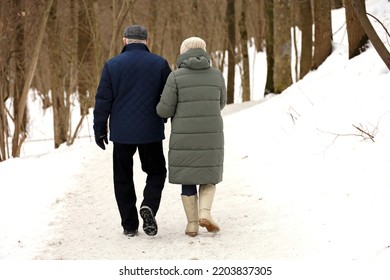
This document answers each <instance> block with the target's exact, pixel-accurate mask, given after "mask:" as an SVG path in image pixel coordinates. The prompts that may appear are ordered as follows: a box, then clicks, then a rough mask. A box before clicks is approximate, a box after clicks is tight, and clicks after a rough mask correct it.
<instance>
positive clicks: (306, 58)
mask: <svg viewBox="0 0 390 280" xmlns="http://www.w3.org/2000/svg"><path fill="white" fill-rule="evenodd" d="M297 4H298V11H299V12H298V13H299V23H300V24H299V26H300V28H301V30H302V50H301V61H300V70H299V78H300V79H302V78H303V77H304V76H305V75H306V74H307V73H309V71H310V70H311V66H312V62H313V17H312V13H311V4H310V1H298V3H297Z"/></svg>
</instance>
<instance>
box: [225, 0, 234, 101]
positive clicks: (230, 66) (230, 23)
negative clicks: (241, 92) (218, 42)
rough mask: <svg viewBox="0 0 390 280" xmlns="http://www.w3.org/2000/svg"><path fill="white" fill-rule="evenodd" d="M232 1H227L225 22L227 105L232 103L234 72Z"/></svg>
mask: <svg viewBox="0 0 390 280" xmlns="http://www.w3.org/2000/svg"><path fill="white" fill-rule="evenodd" d="M234 10H235V7H234V0H227V7H226V20H227V26H228V28H227V29H228V30H227V33H228V46H227V52H228V73H227V104H231V103H234V79H235V70H236V51H235V49H236V23H235V22H236V21H235V11H234Z"/></svg>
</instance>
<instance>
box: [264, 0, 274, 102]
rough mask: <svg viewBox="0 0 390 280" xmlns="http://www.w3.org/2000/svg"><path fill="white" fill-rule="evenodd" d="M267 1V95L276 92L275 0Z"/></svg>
mask: <svg viewBox="0 0 390 280" xmlns="http://www.w3.org/2000/svg"><path fill="white" fill-rule="evenodd" d="M263 1H265V14H266V28H265V42H266V47H265V50H266V54H267V81H266V84H265V93H264V94H265V95H266V94H268V93H271V92H275V86H274V66H275V55H274V27H273V26H274V1H273V0H272V1H269V0H263Z"/></svg>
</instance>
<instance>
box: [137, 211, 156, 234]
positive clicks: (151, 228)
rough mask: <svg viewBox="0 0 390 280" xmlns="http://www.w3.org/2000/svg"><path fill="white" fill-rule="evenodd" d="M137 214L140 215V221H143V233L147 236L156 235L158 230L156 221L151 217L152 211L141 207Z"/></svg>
mask: <svg viewBox="0 0 390 280" xmlns="http://www.w3.org/2000/svg"><path fill="white" fill-rule="evenodd" d="M139 214H140V215H141V217H142V219H143V220H144V225H143V227H142V229H143V230H144V232H145V233H146V234H147V235H149V236H154V235H156V234H157V231H158V228H157V223H156V220H155V219H154V217H153V213H152V210H151V209H150V208H149V207H147V206H146V207H145V206H143V207H141V209H140V211H139Z"/></svg>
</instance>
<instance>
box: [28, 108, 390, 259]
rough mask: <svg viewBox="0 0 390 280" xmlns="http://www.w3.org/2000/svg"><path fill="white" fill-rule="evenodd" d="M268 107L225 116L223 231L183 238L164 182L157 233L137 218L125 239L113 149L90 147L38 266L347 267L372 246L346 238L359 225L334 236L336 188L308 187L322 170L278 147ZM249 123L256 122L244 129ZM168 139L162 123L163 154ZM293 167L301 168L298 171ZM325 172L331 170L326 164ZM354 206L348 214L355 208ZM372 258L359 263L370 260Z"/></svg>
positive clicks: (181, 218) (339, 203)
mask: <svg viewBox="0 0 390 280" xmlns="http://www.w3.org/2000/svg"><path fill="white" fill-rule="evenodd" d="M268 103H271V102H264V103H262V104H251V105H254V106H250V107H248V108H245V109H243V108H240V107H238V108H235V107H234V106H231V107H228V108H226V110H224V126H225V165H224V180H223V182H222V183H221V184H219V185H218V186H217V193H216V196H215V200H214V204H213V211H212V213H213V216H214V217H215V219H216V221H217V222H218V223H219V225H220V227H221V231H220V232H219V233H217V234H211V233H208V232H207V231H206V230H205V229H204V228H200V232H199V235H198V236H196V237H189V236H186V235H185V234H184V229H185V225H186V218H185V214H184V211H183V208H182V204H181V199H180V186H178V185H172V184H169V183H168V182H166V185H165V188H164V191H163V196H162V201H161V205H160V210H159V212H158V213H157V216H156V220H157V223H158V226H159V232H158V234H157V235H156V236H153V237H150V236H147V235H146V234H145V233H144V232H143V231H142V220H140V231H139V235H138V236H136V237H133V238H129V237H126V236H124V235H123V234H122V228H121V226H120V220H119V213H118V210H117V207H116V202H115V198H114V192H113V185H112V159H111V157H112V150H111V149H112V146H113V145H112V143H110V144H109V145H108V149H107V150H105V151H102V150H100V149H99V148H98V147H97V146H96V145H95V143H93V142H92V141H91V143H88V145H85V146H83V147H82V148H80V157H79V158H80V161H79V162H78V163H77V164H78V165H79V169H78V170H77V172H73V174H71V175H70V176H71V178H69V182H70V184H72V186H71V187H69V189H68V190H67V192H66V194H65V195H64V197H63V198H61V199H59V200H58V203H57V206H56V207H57V208H58V209H59V210H58V214H57V216H56V218H55V219H54V221H53V222H52V223H51V224H50V229H49V231H48V234H49V235H50V236H51V238H50V241H49V242H48V243H47V244H46V246H45V248H44V249H43V250H42V251H41V252H40V253H39V254H37V256H36V257H35V259H44V260H47V259H66V260H97V259H102V260H123V259H126V260H127V259H134V260H159V259H161V260H191V259H199V260H240V259H241V260H244V259H252V260H254V259H256V260H257V259H264V260H267V259H269V260H313V259H316V258H317V259H321V258H325V259H326V258H329V259H332V260H335V259H344V260H352V259H354V258H356V256H359V255H360V256H361V255H362V253H361V252H365V251H364V250H365V249H366V248H364V247H365V246H370V245H369V244H368V243H364V244H360V245H361V246H360V247H359V248H357V247H356V246H354V244H355V243H354V241H355V240H354V239H353V238H352V239H351V238H350V236H353V237H354V238H356V239H358V238H359V234H360V233H359V231H358V230H357V229H358V227H359V226H360V221H358V220H357V221H356V228H354V225H352V226H349V227H348V228H344V229H343V235H340V231H339V228H340V226H343V225H344V222H345V220H343V219H342V218H343V216H340V213H339V212H337V211H335V209H344V203H345V201H344V200H340V199H337V197H336V200H335V197H334V196H333V195H331V194H328V192H332V189H331V188H329V186H330V185H329V184H327V183H326V182H323V183H320V184H317V185H316V186H315V187H316V188H313V182H315V180H317V181H318V178H320V177H319V175H320V173H321V172H323V171H322V170H321V169H319V168H318V167H315V166H313V162H314V161H313V159H314V158H313V157H311V156H310V155H305V154H303V153H302V151H298V150H297V149H295V148H294V147H293V146H289V145H293V141H292V140H293V138H291V139H288V141H283V137H286V136H285V135H286V128H288V127H287V126H284V127H282V129H280V127H278V126H276V128H275V124H274V123H272V122H269V120H270V119H272V117H273V116H272V114H271V113H270V111H267V110H266V109H267V106H268ZM246 106H247V105H246ZM260 107H261V109H260ZM255 110H257V111H255ZM259 110H260V111H259ZM235 111H240V112H239V113H236V112H235ZM262 111H265V112H264V116H256V122H258V123H256V125H258V126H257V127H258V128H259V129H251V128H248V126H249V127H253V119H251V117H253V116H252V115H250V114H253V113H254V112H262ZM256 114H257V113H256ZM286 119H287V120H286V122H290V120H289V119H288V118H286ZM248 120H251V122H252V124H247V126H245V125H244V124H245V123H247V122H248ZM278 125H279V126H283V124H278ZM169 132H170V126H169V123H168V125H167V126H166V137H167V139H166V140H165V141H164V145H165V147H164V148H165V153H167V151H168V146H167V145H168V138H169ZM287 134H288V133H287ZM286 143H292V144H286ZM134 159H135V167H134V170H135V177H134V182H135V185H136V191H137V196H138V201H137V206H138V207H139V204H140V202H141V200H142V190H143V186H144V182H145V174H144V173H143V172H142V171H141V168H140V163H139V160H138V156H137V155H136V156H135V158H134ZM297 160H302V162H299V164H297ZM325 168H329V169H330V172H334V171H333V169H331V168H334V167H332V166H331V165H330V166H325ZM302 170H305V171H306V173H305V174H309V175H308V176H307V175H304V174H302V172H301V171H302ZM313 178H317V179H313ZM323 198H324V199H323ZM332 199H333V200H332ZM329 205H331V207H330V208H329ZM350 206H354V205H350ZM356 206H357V207H355V208H351V209H359V205H356ZM324 209H325V211H323V210H324ZM353 211H355V210H353ZM324 213H326V215H324ZM357 214H359V213H357ZM339 217H341V218H339ZM335 221H336V222H335ZM340 247H342V248H343V251H340V250H339V248H340ZM378 248H379V246H378ZM359 250H361V251H359ZM370 250H371V249H370ZM377 253H378V252H370V255H368V256H365V257H367V258H371V257H374V258H375V254H377ZM381 254H382V253H381ZM387 256H388V255H387Z"/></svg>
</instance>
